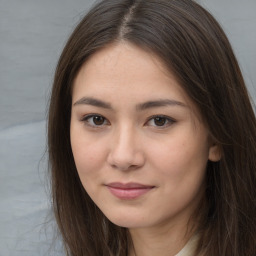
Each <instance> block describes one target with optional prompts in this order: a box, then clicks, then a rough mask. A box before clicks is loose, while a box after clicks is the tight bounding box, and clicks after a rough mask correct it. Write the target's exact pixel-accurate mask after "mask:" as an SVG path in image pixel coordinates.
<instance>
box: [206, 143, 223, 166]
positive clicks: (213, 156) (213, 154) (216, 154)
mask: <svg viewBox="0 0 256 256" xmlns="http://www.w3.org/2000/svg"><path fill="white" fill-rule="evenodd" d="M208 159H209V160H210V161H212V162H218V161H220V159H221V147H220V145H217V144H215V143H214V144H212V146H211V147H210V148H209V156H208Z"/></svg>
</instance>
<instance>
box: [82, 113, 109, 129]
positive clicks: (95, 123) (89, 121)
mask: <svg viewBox="0 0 256 256" xmlns="http://www.w3.org/2000/svg"><path fill="white" fill-rule="evenodd" d="M82 121H83V122H85V124H86V125H89V126H92V127H101V126H104V125H108V124H109V122H108V121H107V119H106V118H105V117H103V116H102V115H97V114H90V115H86V116H84V117H83V119H82Z"/></svg>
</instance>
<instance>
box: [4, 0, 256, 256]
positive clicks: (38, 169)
mask: <svg viewBox="0 0 256 256" xmlns="http://www.w3.org/2000/svg"><path fill="white" fill-rule="evenodd" d="M199 2H200V3H201V4H202V5H203V6H204V7H206V8H207V9H208V10H210V12H211V13H212V14H213V15H214V16H215V17H216V18H217V20H218V21H219V22H220V23H221V25H222V26H223V28H224V30H225V31H226V33H227V35H228V37H229V39H230V41H231V43H232V45H233V48H234V51H235V53H236V55H237V57H238V60H239V63H240V66H241V68H242V71H243V74H244V76H245V80H246V82H247V85H248V88H249V91H250V92H251V94H252V96H253V99H254V101H255V100H256V89H255V87H256V72H255V71H256V50H255V45H256V0H243V1H241V0H205V1H204V0H201V1H199ZM92 3H93V0H87V1H83V0H72V1H68V0H44V1H42V0H23V1H21V0H0V89H1V93H0V160H1V161H0V256H35V255H40V256H42V255H63V253H62V252H61V245H60V243H59V242H58V240H56V243H54V244H53V242H52V241H53V233H54V232H53V231H52V230H53V229H54V223H53V221H51V214H50V211H49V205H50V203H49V199H48V198H49V188H48V186H47V164H46V163H47V157H46V155H44V151H45V142H46V137H45V134H46V132H45V128H46V122H45V119H46V113H47V112H46V107H47V101H48V97H49V93H50V87H51V83H52V79H53V74H54V69H55V65H56V62H57V59H58V56H59V55H60V53H61V50H62V48H63V46H64V43H65V41H66V40H67V38H68V35H69V34H70V32H71V31H72V29H73V28H74V26H75V25H76V24H77V22H78V21H79V20H80V19H81V17H82V16H83V14H84V13H85V12H86V10H87V9H88V7H89V6H90V5H91V4H92Z"/></svg>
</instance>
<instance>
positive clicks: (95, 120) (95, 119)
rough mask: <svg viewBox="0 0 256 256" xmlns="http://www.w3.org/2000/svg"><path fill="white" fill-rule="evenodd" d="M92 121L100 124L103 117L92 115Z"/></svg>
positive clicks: (102, 121)
mask: <svg viewBox="0 0 256 256" xmlns="http://www.w3.org/2000/svg"><path fill="white" fill-rule="evenodd" d="M93 122H94V124H96V125H102V124H103V123H104V118H103V117H102V116H95V117H93Z"/></svg>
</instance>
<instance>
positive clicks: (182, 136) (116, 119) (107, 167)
mask: <svg viewBox="0 0 256 256" xmlns="http://www.w3.org/2000/svg"><path fill="white" fill-rule="evenodd" d="M70 134H71V145H72V151H73V155H74V159H75V163H76V167H77V171H78V174H79V177H80V179H81V182H82V184H83V186H84V188H85V190H86V191H87V193H88V194H89V195H90V197H91V198H92V200H93V201H94V202H95V204H96V205H97V206H98V207H99V208H100V209H101V211H102V212H103V213H104V214H105V215H106V217H107V218H108V219H109V220H110V221H112V222H113V223H115V224H117V225H119V226H123V227H128V228H146V227H157V226H159V225H168V224H169V225H173V224H175V223H177V222H179V221H180V222H183V223H184V221H185V222H186V221H187V220H188V219H189V217H190V216H191V214H192V213H193V211H194V210H195V208H196V207H197V206H198V202H199V200H200V199H201V196H202V194H203V191H204V180H205V170H206V165H207V161H208V159H210V160H212V161H216V160H218V149H217V148H216V146H214V145H213V144H212V142H211V140H210V138H209V133H208V129H207V128H206V126H205V125H204V124H203V123H202V120H201V117H200V114H199V112H198V111H197V109H196V107H195V106H194V105H193V103H192V102H191V100H190V99H189V98H188V96H187V95H186V93H185V92H184V91H183V89H182V88H181V87H180V85H179V84H178V82H177V81H176V79H175V78H174V76H173V75H172V74H170V72H167V70H166V69H165V68H164V65H163V64H162V63H161V61H160V60H159V59H158V58H157V57H155V56H153V55H151V54H149V53H148V52H146V51H144V50H142V49H140V48H138V47H136V46H134V45H132V44H129V43H119V44H115V45H111V46H108V47H106V48H105V49H102V50H100V51H98V52H97V53H96V54H94V55H93V56H92V57H91V58H90V59H89V60H88V61H87V62H86V63H85V64H84V65H83V66H82V68H81V70H80V71H79V73H78V75H77V77H76V80H75V82H74V87H73V95H72V115H71V126H70Z"/></svg>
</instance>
